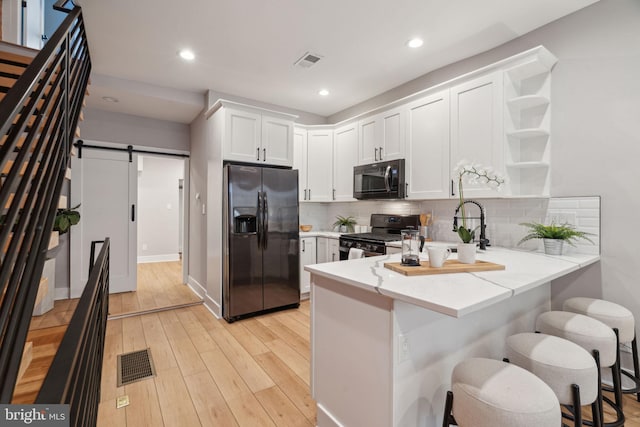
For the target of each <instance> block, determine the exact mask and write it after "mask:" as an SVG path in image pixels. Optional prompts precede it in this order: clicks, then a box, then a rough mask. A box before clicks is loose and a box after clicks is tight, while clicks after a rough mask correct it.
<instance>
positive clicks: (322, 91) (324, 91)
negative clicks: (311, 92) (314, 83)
mask: <svg viewBox="0 0 640 427" xmlns="http://www.w3.org/2000/svg"><path fill="white" fill-rule="evenodd" d="M318 95H320V96H327V95H329V91H328V90H326V89H320V90H319V91H318Z"/></svg>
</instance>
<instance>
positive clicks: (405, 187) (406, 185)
mask: <svg viewBox="0 0 640 427" xmlns="http://www.w3.org/2000/svg"><path fill="white" fill-rule="evenodd" d="M404 197H405V199H406V198H407V197H409V183H408V182H405V183H404Z"/></svg>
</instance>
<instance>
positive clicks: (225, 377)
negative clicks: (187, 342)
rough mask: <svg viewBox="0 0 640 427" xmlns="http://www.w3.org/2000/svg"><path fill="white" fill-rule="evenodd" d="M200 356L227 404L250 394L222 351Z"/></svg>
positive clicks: (209, 352)
mask: <svg viewBox="0 0 640 427" xmlns="http://www.w3.org/2000/svg"><path fill="white" fill-rule="evenodd" d="M200 356H201V357H202V360H204V363H205V365H206V366H207V369H208V370H209V373H210V374H211V377H212V378H213V380H214V381H215V382H216V385H217V386H218V388H219V389H220V393H222V395H223V396H224V399H225V400H226V401H227V402H229V401H230V400H232V399H236V398H239V397H241V396H243V395H245V394H247V393H251V392H250V390H249V387H247V384H245V382H244V380H243V379H242V377H241V376H240V374H238V372H237V371H236V370H235V368H234V367H233V365H232V364H231V362H229V360H228V359H227V357H226V356H225V355H224V353H223V352H222V350H217V351H208V352H206V353H202V354H201V355H200Z"/></svg>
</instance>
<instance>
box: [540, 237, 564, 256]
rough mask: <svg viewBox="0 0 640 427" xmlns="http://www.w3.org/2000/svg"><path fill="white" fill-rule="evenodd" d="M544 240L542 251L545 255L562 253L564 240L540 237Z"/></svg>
mask: <svg viewBox="0 0 640 427" xmlns="http://www.w3.org/2000/svg"><path fill="white" fill-rule="evenodd" d="M542 240H543V242H544V253H545V254H547V255H562V249H563V247H564V240H561V239H542Z"/></svg>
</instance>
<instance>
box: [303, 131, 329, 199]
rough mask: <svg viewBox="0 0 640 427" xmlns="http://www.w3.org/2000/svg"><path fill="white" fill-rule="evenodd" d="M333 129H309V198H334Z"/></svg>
mask: <svg viewBox="0 0 640 427" xmlns="http://www.w3.org/2000/svg"><path fill="white" fill-rule="evenodd" d="M332 164H333V130H332V129H330V128H327V129H323V130H317V129H314V130H308V131H307V200H308V201H312V202H329V201H331V200H332V199H333V186H332V182H331V181H332V180H331V176H332V173H333V165H332Z"/></svg>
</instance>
